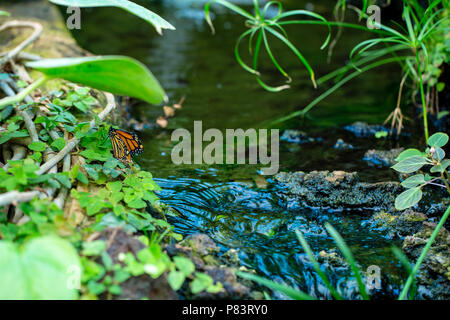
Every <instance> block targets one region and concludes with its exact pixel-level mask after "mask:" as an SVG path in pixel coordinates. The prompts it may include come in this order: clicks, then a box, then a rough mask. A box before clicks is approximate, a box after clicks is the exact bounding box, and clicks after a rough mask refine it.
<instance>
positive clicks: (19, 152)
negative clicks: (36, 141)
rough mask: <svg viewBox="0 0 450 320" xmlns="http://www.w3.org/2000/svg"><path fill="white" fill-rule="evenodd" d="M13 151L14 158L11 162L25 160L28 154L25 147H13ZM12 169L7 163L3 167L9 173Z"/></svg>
mask: <svg viewBox="0 0 450 320" xmlns="http://www.w3.org/2000/svg"><path fill="white" fill-rule="evenodd" d="M12 149H13V156H12V158H11V160H13V161H14V160H22V159H23V158H25V155H26V154H27V149H26V148H25V147H23V146H18V145H13V146H12ZM9 167H10V164H9V163H6V164H5V166H4V167H3V169H5V170H6V171H8V169H9Z"/></svg>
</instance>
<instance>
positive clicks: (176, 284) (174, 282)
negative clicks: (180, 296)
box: [167, 271, 186, 291]
mask: <svg viewBox="0 0 450 320" xmlns="http://www.w3.org/2000/svg"><path fill="white" fill-rule="evenodd" d="M185 279H186V276H185V275H184V273H183V272H180V271H171V272H170V273H169V275H168V276H167V282H169V284H170V286H171V287H172V289H173V290H175V291H177V290H178V289H180V288H181V286H182V285H183V283H184V280H185Z"/></svg>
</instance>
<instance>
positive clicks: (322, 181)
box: [275, 171, 401, 210]
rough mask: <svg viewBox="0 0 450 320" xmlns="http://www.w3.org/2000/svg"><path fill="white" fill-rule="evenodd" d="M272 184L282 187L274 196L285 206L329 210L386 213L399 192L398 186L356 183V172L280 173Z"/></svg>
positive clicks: (399, 187) (385, 183)
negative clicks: (379, 210) (365, 210)
mask: <svg viewBox="0 0 450 320" xmlns="http://www.w3.org/2000/svg"><path fill="white" fill-rule="evenodd" d="M275 178H276V180H278V182H280V184H281V185H282V186H284V187H285V189H284V190H282V191H279V192H278V195H279V197H280V198H281V200H282V201H285V202H286V205H289V206H292V204H291V202H296V203H297V204H300V205H306V206H311V207H325V208H332V209H344V208H357V207H360V208H380V209H385V210H387V209H390V208H391V207H392V206H393V204H394V200H395V197H396V195H397V194H399V193H400V191H401V186H400V184H399V183H398V182H378V183H367V182H361V181H359V177H358V174H357V173H356V172H351V173H349V172H345V171H333V172H329V171H312V172H310V173H305V172H302V171H299V172H293V173H287V172H281V173H279V174H277V175H276V176H275Z"/></svg>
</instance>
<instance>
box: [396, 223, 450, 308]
mask: <svg viewBox="0 0 450 320" xmlns="http://www.w3.org/2000/svg"><path fill="white" fill-rule="evenodd" d="M435 227H436V224H435V223H432V222H428V221H425V222H423V223H422V226H421V229H420V231H419V232H417V233H415V234H414V235H412V236H408V237H406V238H405V240H404V242H403V250H404V252H405V253H406V255H407V256H408V258H409V259H410V260H411V261H417V259H418V258H419V256H420V253H421V251H422V249H423V248H424V246H425V244H426V243H427V241H428V239H429V237H430V236H431V234H432V232H433V230H434V228H435ZM416 282H417V297H418V298H419V299H435V300H437V299H438V300H448V299H450V232H449V231H448V230H447V229H445V228H441V230H440V231H439V233H438V236H437V237H436V240H435V241H434V243H433V244H432V246H431V248H430V250H429V251H428V254H427V256H426V257H425V259H424V261H423V263H422V265H421V266H420V269H419V271H418V273H417V276H416Z"/></svg>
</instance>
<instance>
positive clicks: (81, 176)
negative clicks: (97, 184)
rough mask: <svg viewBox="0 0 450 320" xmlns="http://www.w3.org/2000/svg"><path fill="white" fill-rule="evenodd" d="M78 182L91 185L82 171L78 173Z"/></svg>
mask: <svg viewBox="0 0 450 320" xmlns="http://www.w3.org/2000/svg"><path fill="white" fill-rule="evenodd" d="M77 180H78V181H80V182H81V183H84V184H88V183H89V180H88V178H87V177H86V175H85V174H84V173H83V172H81V171H78V173H77Z"/></svg>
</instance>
